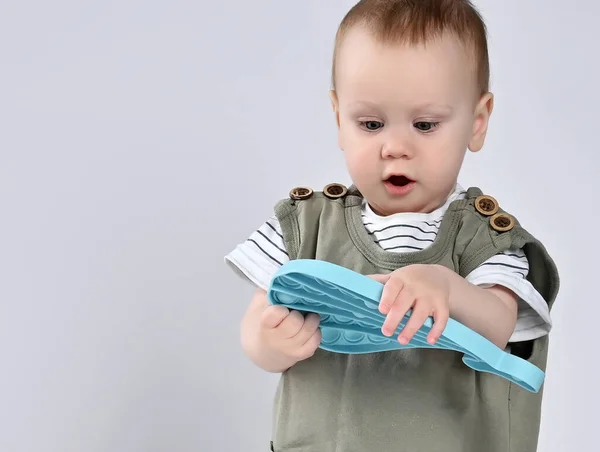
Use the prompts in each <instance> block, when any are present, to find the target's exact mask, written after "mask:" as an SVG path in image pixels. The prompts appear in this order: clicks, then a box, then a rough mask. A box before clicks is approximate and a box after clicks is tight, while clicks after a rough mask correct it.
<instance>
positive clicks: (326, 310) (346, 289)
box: [268, 259, 545, 392]
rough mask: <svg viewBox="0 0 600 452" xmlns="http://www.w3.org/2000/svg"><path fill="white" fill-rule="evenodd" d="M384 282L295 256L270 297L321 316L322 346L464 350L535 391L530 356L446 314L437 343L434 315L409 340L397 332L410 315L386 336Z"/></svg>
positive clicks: (539, 374)
mask: <svg viewBox="0 0 600 452" xmlns="http://www.w3.org/2000/svg"><path fill="white" fill-rule="evenodd" d="M382 290H383V284H381V283H379V282H377V281H375V280H374V279H372V278H369V277H368V276H364V275H361V274H360V273H356V272H354V271H352V270H349V269H347V268H344V267H341V266H339V265H335V264H332V263H330V262H325V261H319V260H310V259H297V260H292V261H290V262H288V263H286V264H285V265H283V266H282V267H280V268H279V270H278V271H277V273H276V274H275V276H274V277H273V279H272V281H271V285H270V287H269V291H268V299H269V302H270V303H271V304H274V305H283V306H286V307H287V308H289V309H293V310H296V311H301V312H304V313H308V312H314V313H318V314H319V315H320V316H321V321H320V322H321V324H320V327H321V333H322V341H321V345H320V348H322V349H323V350H327V351H330V352H336V353H347V354H353V353H374V352H384V351H390V350H398V349H406V348H415V347H416V348H438V349H448V350H454V351H457V352H460V353H463V354H464V357H463V362H464V363H465V364H466V365H467V366H469V367H471V368H472V369H474V370H476V371H479V372H489V373H492V374H496V375H499V376H501V377H503V378H506V379H508V380H510V381H512V382H514V383H516V384H518V385H519V386H522V387H523V388H525V389H527V390H528V391H531V392H538V391H539V389H540V387H541V385H542V383H543V381H544V377H545V375H544V372H543V371H542V370H540V369H539V368H537V367H536V366H535V365H533V364H531V363H530V362H528V361H526V360H524V359H522V358H519V357H517V356H514V355H511V354H510V353H507V352H505V351H504V350H502V349H500V348H499V347H497V346H496V345H494V344H493V343H492V342H490V341H489V340H487V339H486V338H484V337H483V336H481V335H479V334H478V333H476V332H475V331H473V330H471V329H470V328H467V327H466V326H464V325H463V324H461V323H459V322H457V321H455V320H453V319H449V320H448V323H447V325H446V328H445V330H444V333H443V334H442V336H441V337H440V339H439V340H438V342H437V343H436V344H435V345H431V344H429V343H428V342H427V334H428V333H429V331H430V329H431V326H432V325H433V321H432V319H431V318H429V319H427V321H426V322H425V324H424V325H423V326H422V327H421V329H420V330H419V331H418V332H417V333H416V334H415V335H414V337H413V338H412V340H411V341H410V343H409V344H407V345H402V344H400V343H399V342H398V333H399V331H400V329H401V328H402V327H404V325H406V321H407V320H408V318H409V316H410V312H409V313H408V314H407V315H406V316H405V317H404V319H403V320H402V322H401V323H400V326H399V327H398V330H397V332H396V334H394V335H393V336H391V337H388V336H384V335H383V333H382V332H381V327H382V325H383V322H384V320H385V316H384V315H383V314H381V313H380V312H379V300H380V298H381V294H382Z"/></svg>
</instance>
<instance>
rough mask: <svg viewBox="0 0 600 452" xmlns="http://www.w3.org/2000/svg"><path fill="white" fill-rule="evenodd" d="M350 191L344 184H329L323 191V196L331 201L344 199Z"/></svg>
mask: <svg viewBox="0 0 600 452" xmlns="http://www.w3.org/2000/svg"><path fill="white" fill-rule="evenodd" d="M346 193H348V189H347V188H346V187H344V186H343V185H342V184H329V185H326V186H325V188H324V189H323V194H324V195H325V196H327V197H328V198H331V199H337V198H342V197H344V196H346Z"/></svg>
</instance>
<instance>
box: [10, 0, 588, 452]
mask: <svg viewBox="0 0 600 452" xmlns="http://www.w3.org/2000/svg"><path fill="white" fill-rule="evenodd" d="M477 4H478V6H480V7H481V10H482V12H483V14H484V16H485V18H486V20H487V22H488V26H489V31H490V51H491V58H492V72H493V77H492V88H493V91H494V92H495V94H496V96H497V97H496V109H495V111H494V114H493V116H492V122H491V129H490V133H489V139H488V141H487V144H486V146H485V149H484V151H482V152H481V153H479V154H476V155H469V157H468V159H467V163H466V165H465V167H464V171H463V174H462V177H461V180H460V182H461V183H462V184H463V185H464V186H468V185H478V186H480V187H481V188H482V189H484V191H485V192H486V193H489V194H491V195H493V196H494V197H496V198H497V199H498V200H499V201H500V203H501V205H502V206H503V207H504V208H506V209H507V210H509V211H510V212H512V213H514V214H515V215H516V216H517V217H518V218H519V220H520V221H521V222H522V223H523V224H524V225H525V226H526V227H527V228H528V229H529V230H531V231H532V232H533V233H534V234H535V235H536V236H537V237H539V238H540V239H541V240H543V242H544V243H545V244H546V246H547V248H548V249H549V250H550V252H551V254H552V256H553V257H554V258H555V259H556V261H557V263H558V266H559V268H560V271H561V275H562V287H561V292H560V295H559V299H558V301H557V302H556V307H555V309H554V311H553V317H554V330H553V332H552V349H551V356H550V363H549V368H548V376H547V384H546V388H545V390H546V395H545V402H544V413H543V424H542V432H541V439H540V449H539V450H540V451H541V452H550V451H564V450H592V449H594V448H596V447H597V445H596V440H595V438H596V436H597V423H596V422H595V421H594V419H593V417H594V416H595V411H596V410H595V407H597V406H598V405H599V404H600V396H599V395H598V391H597V387H596V384H597V381H598V380H597V373H596V363H595V361H594V357H595V356H598V351H597V350H598V349H597V345H598V344H597V341H598V339H597V323H598V320H597V319H598V316H599V315H600V308H599V307H598V303H596V301H597V294H596V284H595V283H594V282H595V281H596V280H597V274H596V272H595V271H594V270H593V265H594V264H595V263H596V259H597V256H598V253H599V252H600V249H599V247H598V243H597V239H596V230H597V225H598V221H599V217H598V213H597V212H598V209H597V202H598V199H599V195H600V192H599V190H598V187H597V185H596V183H595V181H594V176H596V177H597V176H598V174H599V173H600V172H599V166H600V162H599V160H598V157H597V155H598V138H597V130H598V124H597V119H598V114H597V111H598V110H597V107H598V105H599V104H600V96H599V94H598V90H597V81H598V79H599V78H600V69H599V65H598V49H597V43H598V42H599V40H600V35H599V32H598V25H597V18H598V17H600V6H599V4H598V3H597V2H593V1H591V0H590V1H584V0H579V1H576V2H571V3H569V4H566V3H565V2H563V1H557V0H555V1H547V0H545V1H534V0H503V1H502V2H500V1H497V0H485V1H484V0H481V1H478V2H477ZM351 5H352V2H351V1H347V0H346V1H341V0H336V1H327V2H325V1H322V0H319V1H317V0H310V1H309V0H303V1H298V2H288V1H286V2H283V1H276V0H254V1H252V2H248V1H244V0H237V1H221V2H216V1H198V0H196V1H189V2H184V1H171V2H164V1H163V2H158V1H139V0H119V1H117V0H105V1H103V2H99V1H98V2H75V1H67V0H57V1H54V2H41V1H38V2H30V1H20V2H8V1H5V2H3V4H2V6H1V7H0V56H1V59H0V64H1V66H0V121H1V123H0V158H1V161H0V207H1V209H0V240H1V242H0V275H1V276H0V278H1V279H0V358H1V364H0V366H1V368H0V369H1V371H0V450H2V451H3V452H4V451H6V452H21V451H28V452H29V451H31V452H50V451H52V452H55V451H56V452H75V451H77V452H81V451H86V452H106V451H124V452H125V451H126V452H138V451H139V452H146V451H148V452H150V451H152V452H153V451H157V452H158V451H160V452H162V451H169V452H171V451H172V452H175V451H176V452H192V451H199V450H201V451H205V450H206V451H208V450H219V451H232V452H233V451H239V450H244V451H265V450H267V449H268V440H269V432H270V422H271V420H270V414H271V398H272V395H273V389H274V385H275V383H276V377H275V376H273V375H267V374H265V373H263V372H262V371H259V370H258V369H257V368H255V367H253V366H252V365H251V364H250V363H249V361H248V360H246V359H245V357H244V356H243V354H242V352H241V349H240V347H239V339H238V326H239V320H240V317H241V315H242V313H243V311H244V309H245V306H246V305H247V303H248V301H249V297H250V294H251V288H250V286H249V285H247V284H245V283H243V282H241V281H240V280H239V279H237V278H236V277H235V276H234V275H233V274H232V273H231V272H230V271H229V270H228V268H227V267H226V265H225V264H224V262H223V256H224V255H225V254H226V253H228V252H229V251H230V250H231V249H232V248H233V247H234V246H235V245H236V244H237V243H238V242H241V241H242V240H244V239H245V238H246V236H247V235H249V234H250V233H251V232H252V231H253V229H254V228H256V227H258V226H259V225H260V224H261V223H262V222H263V221H264V220H265V219H266V218H267V217H268V216H269V215H270V214H271V209H272V206H273V204H274V203H275V202H276V201H277V200H278V199H280V198H282V197H285V196H286V195H287V193H288V191H289V190H290V189H291V188H292V187H294V186H296V185H309V186H312V187H313V188H315V189H321V188H322V187H323V186H324V185H326V184H327V183H329V182H333V181H337V182H342V183H349V181H348V178H347V175H346V172H345V169H344V166H343V160H342V156H341V152H340V151H339V150H338V149H337V147H336V137H335V127H334V118H333V115H332V112H331V108H330V105H329V100H328V98H327V91H328V89H329V70H330V59H331V51H332V44H333V38H334V34H335V29H336V27H337V25H338V23H339V21H340V20H341V18H342V16H343V15H344V13H345V12H346V10H347V9H348V8H349V7H350V6H351ZM590 234H591V235H592V239H591V240H588V237H589V235H590ZM594 382H596V383H594Z"/></svg>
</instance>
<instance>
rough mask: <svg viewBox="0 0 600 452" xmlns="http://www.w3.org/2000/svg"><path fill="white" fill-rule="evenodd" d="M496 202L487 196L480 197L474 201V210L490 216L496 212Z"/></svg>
mask: <svg viewBox="0 0 600 452" xmlns="http://www.w3.org/2000/svg"><path fill="white" fill-rule="evenodd" d="M499 207H500V206H499V205H498V201H496V200H495V199H494V198H492V197H491V196H488V195H481V196H478V197H477V198H476V199H475V209H477V211H478V212H479V213H480V214H482V215H487V216H491V215H494V214H495V213H496V212H498V209H499Z"/></svg>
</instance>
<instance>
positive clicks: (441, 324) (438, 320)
mask: <svg viewBox="0 0 600 452" xmlns="http://www.w3.org/2000/svg"><path fill="white" fill-rule="evenodd" d="M449 314H450V313H449V312H448V310H447V309H444V308H441V309H438V310H437V311H435V312H434V313H433V326H432V327H431V331H430V332H429V334H428V335H427V341H428V342H429V343H430V344H432V345H433V344H435V343H436V342H437V341H438V339H439V338H440V337H441V336H442V334H443V333H444V330H445V329H446V325H447V324H448V318H449V317H450V315H449Z"/></svg>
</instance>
